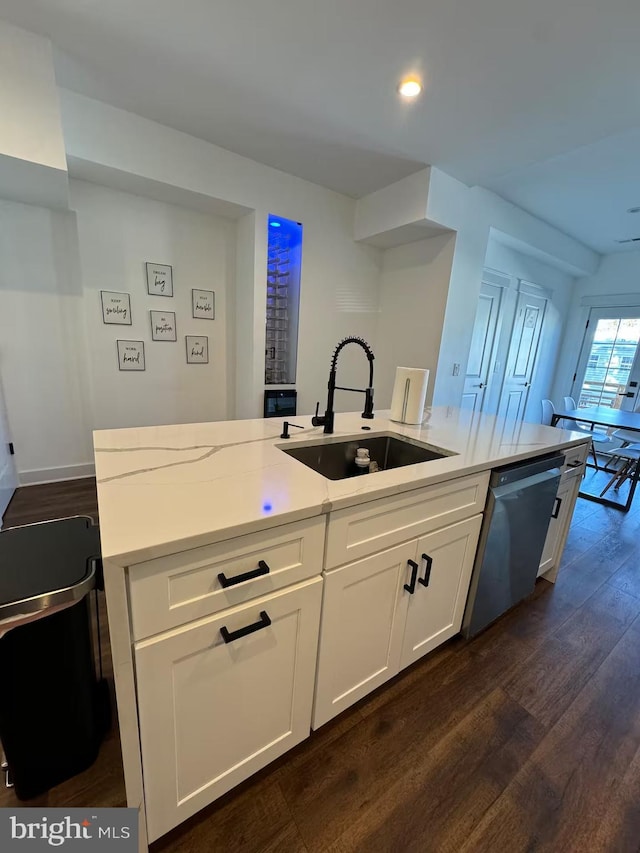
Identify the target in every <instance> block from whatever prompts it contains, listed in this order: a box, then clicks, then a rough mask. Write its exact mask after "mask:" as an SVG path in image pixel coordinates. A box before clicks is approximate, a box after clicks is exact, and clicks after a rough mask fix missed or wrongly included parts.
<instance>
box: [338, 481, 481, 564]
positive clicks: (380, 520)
mask: <svg viewBox="0 0 640 853" xmlns="http://www.w3.org/2000/svg"><path fill="white" fill-rule="evenodd" d="M488 484H489V472H487V471H484V472H482V473H480V474H472V475H471V476H469V477H460V478H459V479H457V480H449V481H448V482H447V483H439V484H438V485H435V486H427V487H426V488H424V489H415V490H414V491H411V492H408V493H407V494H404V495H398V496H394V497H391V498H382V499H381V500H377V501H371V503H368V504H366V505H365V506H358V507H350V508H349V509H343V510H338V511H337V512H332V513H331V519H330V523H329V529H328V535H327V559H326V568H327V569H331V568H335V567H336V566H341V565H343V564H344V563H348V562H351V561H352V560H358V559H360V558H362V557H366V556H368V555H369V554H374V553H375V552H376V551H382V550H383V549H385V548H390V547H392V546H393V545H398V544H400V543H401V542H406V541H407V540H408V539H411V538H413V537H414V536H422V535H423V534H425V533H430V532H431V531H432V530H437V528H438V527H444V526H445V525H447V524H453V523H454V522H456V521H462V520H463V519H465V518H469V517H470V516H472V515H477V514H478V513H479V512H482V511H483V510H484V504H485V498H486V494H487V486H488Z"/></svg>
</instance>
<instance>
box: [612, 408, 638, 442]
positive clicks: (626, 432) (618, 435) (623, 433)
mask: <svg viewBox="0 0 640 853" xmlns="http://www.w3.org/2000/svg"><path fill="white" fill-rule="evenodd" d="M633 411H634V412H640V406H636V407H635V409H634V410H633ZM638 437H639V433H638V432H637V431H636V430H633V429H615V430H614V431H613V432H612V433H611V438H615V439H616V440H617V441H621V442H622V445H621V447H628V446H629V445H630V444H636V443H637V441H638Z"/></svg>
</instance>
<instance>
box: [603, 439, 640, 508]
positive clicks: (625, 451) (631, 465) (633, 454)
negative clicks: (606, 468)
mask: <svg viewBox="0 0 640 853" xmlns="http://www.w3.org/2000/svg"><path fill="white" fill-rule="evenodd" d="M615 455H616V457H617V458H619V459H620V460H621V461H622V465H621V466H620V468H619V469H618V470H617V471H616V472H615V473H614V475H613V476H612V477H611V479H610V480H609V482H608V483H607V485H606V486H605V487H604V489H603V490H602V491H601V492H600V497H602V496H603V495H604V494H606V492H608V491H609V489H610V488H611V486H613V488H614V489H616V490H617V489H619V488H620V486H621V485H622V484H623V483H624V482H625V480H629V479H631V477H633V475H634V473H635V469H636V466H637V465H638V462H639V460H640V444H633V445H630V446H629V447H621V448H618V449H617V450H616V451H615ZM614 483H615V485H614Z"/></svg>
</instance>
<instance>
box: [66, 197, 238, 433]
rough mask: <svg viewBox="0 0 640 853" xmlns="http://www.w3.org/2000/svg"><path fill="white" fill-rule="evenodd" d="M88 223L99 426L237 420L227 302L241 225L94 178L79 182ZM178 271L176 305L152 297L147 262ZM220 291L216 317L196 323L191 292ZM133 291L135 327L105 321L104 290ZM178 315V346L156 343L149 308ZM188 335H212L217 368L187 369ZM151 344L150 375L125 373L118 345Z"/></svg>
mask: <svg viewBox="0 0 640 853" xmlns="http://www.w3.org/2000/svg"><path fill="white" fill-rule="evenodd" d="M71 203H72V206H73V208H74V209H75V211H76V214H77V218H78V235H79V247H80V261H81V269H82V281H83V287H84V297H85V298H84V320H85V329H86V333H87V336H88V339H89V341H90V342H91V343H90V347H89V360H88V367H89V380H90V389H91V403H92V411H93V427H94V429H109V428H112V427H126V426H144V425H149V424H163V423H193V422H198V421H208V420H223V419H224V418H226V416H227V381H228V373H229V366H228V363H227V340H226V326H227V319H226V296H227V292H228V291H229V289H230V288H231V287H232V286H233V279H234V266H235V239H236V234H235V228H236V226H235V223H234V222H231V221H230V220H228V219H224V218H222V217H218V216H211V215H207V214H203V213H196V212H194V211H191V210H186V209H185V208H181V207H176V206H174V205H170V204H165V203H163V202H159V201H154V200H151V199H146V198H141V197H140V196H135V195H130V194H128V193H123V192H119V191H117V190H112V189H108V188H105V187H99V186H97V185H95V184H90V183H87V182H85V181H71ZM146 261H153V262H155V263H161V264H169V265H171V266H172V267H173V292H174V296H173V298H171V299H170V298H167V297H161V296H149V295H148V294H147V288H146V277H145V262H146ZM192 288H197V289H200V290H213V291H215V294H216V296H215V300H216V318H215V320H202V319H194V318H192V316H191V313H192V312H191V290H192ZM101 290H112V291H123V292H125V293H129V294H130V298H131V315H132V320H133V324H132V325H131V326H116V325H104V324H103V323H102V314H101V303H100V291H101ZM150 309H153V310H158V311H173V312H175V314H176V328H177V338H178V340H177V342H176V343H171V342H166V341H152V340H151V334H150V318H149V310H150ZM185 335H207V336H208V338H209V364H187V363H186V355H185ZM118 339H121V340H122V339H131V340H143V341H144V342H145V360H146V370H145V372H134V371H131V372H125V371H119V370H118V362H117V354H116V340H118Z"/></svg>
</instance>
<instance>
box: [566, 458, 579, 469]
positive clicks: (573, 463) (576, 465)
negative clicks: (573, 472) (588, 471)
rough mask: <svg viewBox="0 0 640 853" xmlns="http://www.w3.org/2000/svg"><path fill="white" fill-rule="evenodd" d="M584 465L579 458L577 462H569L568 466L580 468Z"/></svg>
mask: <svg viewBox="0 0 640 853" xmlns="http://www.w3.org/2000/svg"><path fill="white" fill-rule="evenodd" d="M581 465H582V462H581V461H580V460H579V459H577V460H576V461H575V462H568V463H567V468H579V467H580V466H581Z"/></svg>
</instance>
